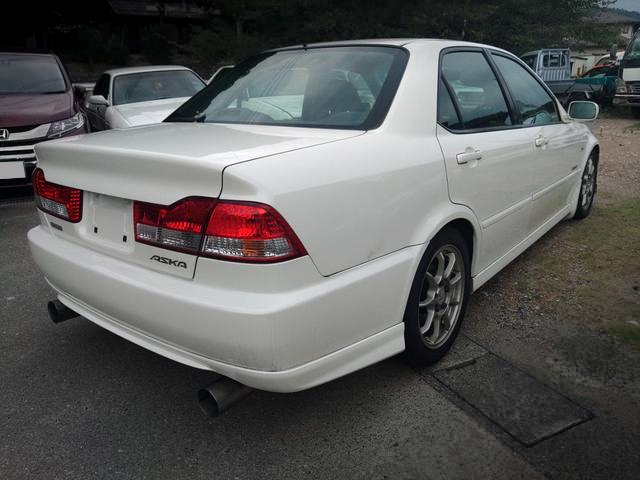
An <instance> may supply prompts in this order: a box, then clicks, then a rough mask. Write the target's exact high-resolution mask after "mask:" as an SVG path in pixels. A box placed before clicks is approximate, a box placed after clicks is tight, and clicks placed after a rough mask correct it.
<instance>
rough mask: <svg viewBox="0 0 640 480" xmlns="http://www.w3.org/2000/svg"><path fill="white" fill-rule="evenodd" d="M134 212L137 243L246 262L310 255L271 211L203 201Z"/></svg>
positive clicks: (137, 207) (146, 206)
mask: <svg viewBox="0 0 640 480" xmlns="http://www.w3.org/2000/svg"><path fill="white" fill-rule="evenodd" d="M133 208H134V223H135V231H136V241H138V242H142V243H147V244H150V245H155V246H158V247H162V248H166V249H170V250H177V251H181V252H186V253H192V254H194V255H202V256H207V257H214V258H220V259H225V260H235V261H242V262H261V263H269V262H279V261H282V260H289V259H291V258H295V257H299V256H302V255H306V251H305V249H304V247H303V246H302V244H301V243H300V240H299V239H298V237H297V236H296V234H295V233H294V232H293V231H292V230H291V227H289V225H288V224H287V222H286V221H285V220H284V219H283V218H282V216H281V215H280V214H279V213H278V212H276V211H275V210H274V209H273V208H271V207H270V206H268V205H263V204H259V203H248V202H233V201H223V200H221V201H216V200H214V199H210V198H199V197H198V198H186V199H184V200H180V201H179V202H176V203H174V204H173V205H171V206H168V207H167V206H162V205H155V204H151V203H144V202H134V207H133Z"/></svg>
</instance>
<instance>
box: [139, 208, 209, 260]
mask: <svg viewBox="0 0 640 480" xmlns="http://www.w3.org/2000/svg"><path fill="white" fill-rule="evenodd" d="M215 203H216V201H215V200H214V199H212V198H200V197H193V198H185V199H184V200H180V201H179V202H176V203H174V204H173V205H170V206H168V207H165V206H162V205H155V204H153V203H144V202H134V204H133V220H134V223H135V227H136V241H138V242H142V243H148V244H150V245H155V246H158V247H163V248H168V249H170V250H178V251H181V252H187V253H194V254H197V253H198V252H199V251H200V245H201V244H202V234H203V233H204V229H205V228H206V225H207V221H208V220H209V218H210V217H211V211H212V210H213V207H214V205H215Z"/></svg>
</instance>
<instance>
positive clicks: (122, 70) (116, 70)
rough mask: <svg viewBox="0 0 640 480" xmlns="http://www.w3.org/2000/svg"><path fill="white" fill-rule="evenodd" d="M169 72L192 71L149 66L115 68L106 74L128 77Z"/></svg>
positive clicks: (171, 67)
mask: <svg viewBox="0 0 640 480" xmlns="http://www.w3.org/2000/svg"><path fill="white" fill-rule="evenodd" d="M169 70H188V71H191V69H189V68H187V67H183V66H182V65H148V66H143V67H125V68H114V69H111V70H107V71H106V72H104V73H107V74H109V75H111V76H116V75H126V74H130V73H145V72H166V71H169Z"/></svg>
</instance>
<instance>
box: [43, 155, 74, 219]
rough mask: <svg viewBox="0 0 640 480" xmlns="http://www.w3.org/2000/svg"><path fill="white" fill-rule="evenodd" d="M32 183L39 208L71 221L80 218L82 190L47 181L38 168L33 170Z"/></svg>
mask: <svg viewBox="0 0 640 480" xmlns="http://www.w3.org/2000/svg"><path fill="white" fill-rule="evenodd" d="M32 183H33V191H34V193H35V197H36V204H37V205H38V208H39V209H40V210H42V211H43V212H46V213H48V214H50V215H53V216H55V217H58V218H62V219H63V220H66V221H68V222H71V223H78V222H79V221H80V220H82V190H79V189H77V188H71V187H65V186H63V185H57V184H55V183H50V182H47V181H46V180H45V178H44V172H43V171H42V170H41V169H40V168H36V169H35V170H34V172H33V177H32Z"/></svg>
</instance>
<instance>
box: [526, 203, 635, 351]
mask: <svg viewBox="0 0 640 480" xmlns="http://www.w3.org/2000/svg"><path fill="white" fill-rule="evenodd" d="M521 258H522V261H521V262H519V264H518V265H517V266H516V267H515V268H517V269H518V270H519V275H518V277H517V280H518V285H517V287H516V288H517V290H519V291H520V292H521V293H523V294H524V293H527V294H529V295H532V296H533V298H536V299H537V301H538V304H539V305H540V307H541V309H542V311H547V312H548V313H551V314H554V315H556V316H559V317H560V318H565V319H567V320H570V321H573V322H575V323H578V324H588V325H591V326H592V327H594V328H597V329H603V330H607V331H609V329H611V333H612V334H614V335H617V336H620V337H621V338H623V337H622V336H623V335H624V338H623V340H624V341H629V342H632V341H633V342H635V340H633V339H635V338H639V339H640V327H635V326H634V325H632V324H629V323H627V322H629V321H638V322H640V291H639V290H640V199H638V198H633V199H630V198H628V197H622V196H618V195H614V194H607V193H605V192H598V202H597V203H596V204H595V205H594V208H593V211H592V212H591V215H590V216H589V217H588V218H586V219H584V220H581V221H565V222H562V223H560V224H559V225H558V226H557V227H556V228H554V229H553V230H551V231H550V232H549V233H548V234H547V235H545V236H544V237H543V238H542V239H540V241H538V242H536V244H535V245H533V246H532V248H531V249H529V250H528V251H527V252H526V253H525V254H524V255H523V257H521ZM627 326H628V327H629V328H627ZM630 327H634V328H635V329H636V330H634V329H633V328H630ZM634 344H635V343H634ZM639 345H640V343H639Z"/></svg>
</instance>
